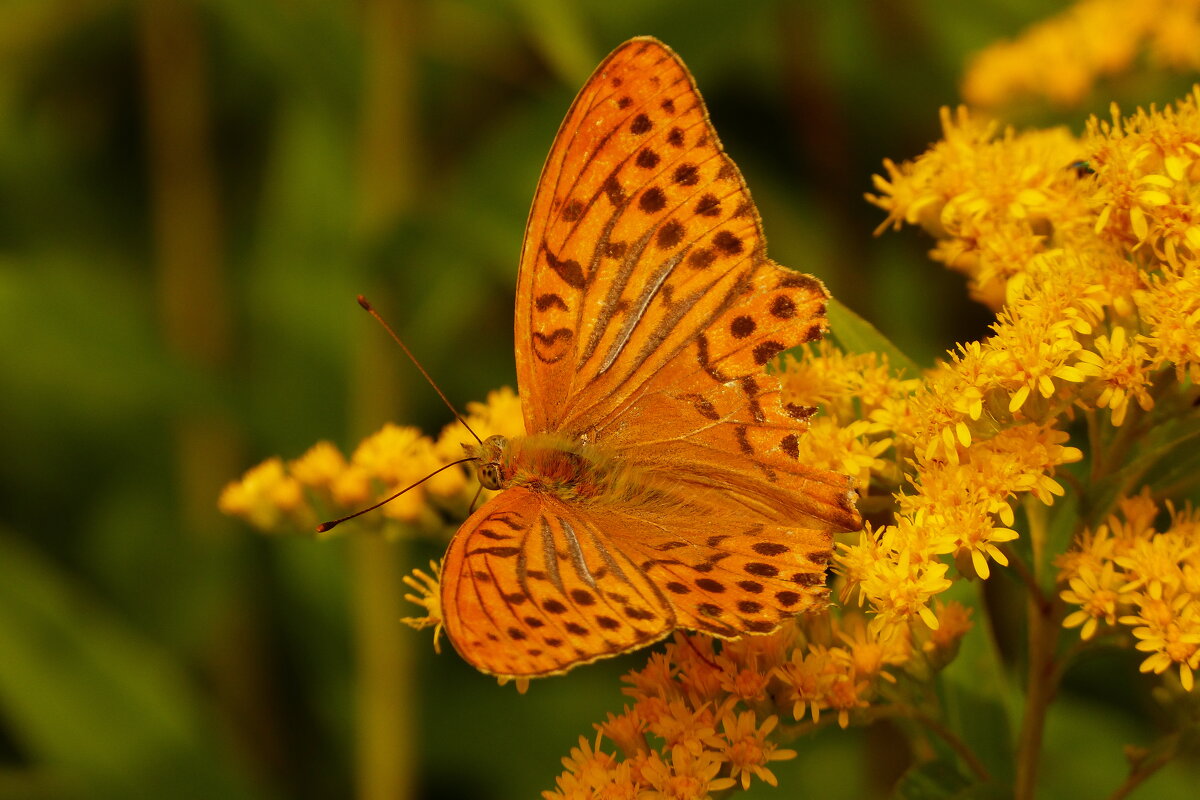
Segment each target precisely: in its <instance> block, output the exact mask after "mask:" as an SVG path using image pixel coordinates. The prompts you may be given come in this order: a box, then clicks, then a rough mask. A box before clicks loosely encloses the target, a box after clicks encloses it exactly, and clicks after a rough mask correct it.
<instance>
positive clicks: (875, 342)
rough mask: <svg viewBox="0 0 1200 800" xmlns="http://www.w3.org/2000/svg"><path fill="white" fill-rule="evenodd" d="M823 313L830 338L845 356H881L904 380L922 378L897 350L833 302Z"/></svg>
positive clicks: (832, 299) (870, 327)
mask: <svg viewBox="0 0 1200 800" xmlns="http://www.w3.org/2000/svg"><path fill="white" fill-rule="evenodd" d="M826 313H827V315H828V316H829V329H830V330H829V335H830V336H831V337H833V340H834V341H835V342H837V345H838V347H840V348H842V349H843V350H845V351H846V352H847V353H883V354H884V355H886V356H887V357H888V361H889V362H890V363H891V365H892V367H893V368H894V369H897V370H900V371H902V372H904V373H905V375H907V377H910V378H915V377H917V376H918V375H920V374H921V370H920V368H918V367H917V365H916V363H915V362H914V361H913V360H912V359H911V358H909V357H908V356H907V355H905V354H904V352H903V351H902V350H901V349H900V348H899V347H897V346H896V345H894V344H892V343H891V341H889V340H888V338H887V337H886V336H884V335H883V334H882V333H880V332H879V330H878V329H877V328H876V327H875V326H874V325H872V324H871V323H869V322H867V321H866V320H865V319H863V318H862V317H860V316H859V315H858V314H855V313H854V312H853V311H851V310H850V309H848V308H846V306H844V305H842V304H841V303H840V302H838V300H837V299H836V298H833V297H831V298H829V305H828V307H827V309H826Z"/></svg>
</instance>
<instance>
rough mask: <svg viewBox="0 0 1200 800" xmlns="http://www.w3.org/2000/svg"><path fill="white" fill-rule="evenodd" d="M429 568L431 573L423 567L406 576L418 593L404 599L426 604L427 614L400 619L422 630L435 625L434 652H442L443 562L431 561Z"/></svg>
mask: <svg viewBox="0 0 1200 800" xmlns="http://www.w3.org/2000/svg"><path fill="white" fill-rule="evenodd" d="M429 569H430V572H429V573H426V572H425V571H424V570H421V569H414V570H413V571H412V573H411V574H409V575H405V576H404V582H405V583H406V584H408V586H409V587H410V588H411V589H412V590H413V591H415V592H416V594H406V595H404V599H405V600H407V601H409V602H410V603H416V604H417V605H419V606H424V607H425V611H426V614H425V616H423V617H401V618H400V621H401V622H403V623H404V624H405V625H408V626H409V627H411V628H416V629H417V630H422V629H424V628H428V627H429V626H430V625H433V626H434V629H433V649H434V652H437V653H440V652H442V648H441V646H440V644H439V637H440V636H441V633H442V623H443V621H444V619H445V617H444V616H443V614H442V585H441V575H442V565H441V562H434V561H430V562H429Z"/></svg>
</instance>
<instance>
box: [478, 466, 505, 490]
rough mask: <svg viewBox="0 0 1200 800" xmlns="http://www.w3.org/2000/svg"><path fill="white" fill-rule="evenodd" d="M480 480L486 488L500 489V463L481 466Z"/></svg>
mask: <svg viewBox="0 0 1200 800" xmlns="http://www.w3.org/2000/svg"><path fill="white" fill-rule="evenodd" d="M479 482H480V483H482V484H483V486H484V488H485V489H500V488H502V487H501V485H500V465H499V464H484V465H483V466H482V467H480V468H479Z"/></svg>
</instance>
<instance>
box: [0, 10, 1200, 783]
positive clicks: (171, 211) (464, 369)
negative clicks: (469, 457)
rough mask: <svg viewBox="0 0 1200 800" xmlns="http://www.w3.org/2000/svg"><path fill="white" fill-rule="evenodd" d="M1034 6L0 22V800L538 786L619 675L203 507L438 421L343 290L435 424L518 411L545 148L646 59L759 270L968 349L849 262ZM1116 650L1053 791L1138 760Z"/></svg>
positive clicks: (412, 560)
mask: <svg viewBox="0 0 1200 800" xmlns="http://www.w3.org/2000/svg"><path fill="white" fill-rule="evenodd" d="M1064 6H1065V4H1063V3H1058V2H1033V0H998V1H997V2H992V3H987V4H983V3H977V4H965V3H959V2H954V1H953V0H910V1H909V2H888V1H887V0H877V1H875V2H858V3H837V4H835V3H817V2H812V3H808V2H802V3H795V2H791V3H789V2H781V1H779V0H757V1H756V2H746V3H731V2H725V1H724V0H668V1H666V2H654V3H646V2H605V1H604V0H590V1H589V2H582V3H573V4H566V3H562V4H560V3H555V2H550V0H449V1H448V2H432V0H431V1H430V2H416V1H410V2H387V1H386V0H358V1H357V2H348V0H332V1H330V2H318V0H193V1H192V2H184V1H182V0H180V1H179V2H176V1H174V0H162V1H161V2H144V3H141V2H132V1H131V0H0V380H2V381H3V384H2V385H0V454H2V456H3V458H2V459H0V470H2V480H0V798H9V797H12V798H18V797H19V798H31V797H45V798H60V797H62V798H74V797H114V798H123V797H172V798H175V797H179V798H190V797H196V798H210V797H235V798H236V797H246V798H275V797H297V798H325V797H348V796H354V795H357V796H359V797H362V798H369V800H376V798H407V797H421V798H457V797H471V798H485V799H486V798H525V797H533V796H536V794H537V792H538V791H540V790H541V789H546V788H551V787H552V785H553V779H554V777H555V776H556V775H557V774H558V772H559V771H560V769H561V767H560V764H559V759H560V758H561V757H562V756H564V755H566V754H567V751H568V749H569V748H570V747H571V746H572V745H574V744H575V743H576V740H577V738H578V736H579V735H580V734H583V735H587V736H589V738H590V737H591V736H592V735H593V732H592V727H591V726H592V723H593V722H596V721H599V720H602V719H603V718H604V715H605V714H606V713H607V712H609V711H616V710H619V708H620V707H621V705H622V696H621V694H620V691H619V683H618V676H619V675H620V674H621V673H622V672H624V671H625V670H627V669H630V668H632V667H633V666H636V665H638V664H641V663H644V659H645V654H644V653H643V654H641V655H634V656H631V657H626V658H623V659H618V660H615V661H611V662H606V663H602V664H597V665H594V666H591V667H588V668H586V669H581V670H578V671H576V672H574V673H572V674H571V675H570V677H568V678H563V679H552V680H547V681H542V682H537V683H534V685H533V686H532V687H531V689H530V691H529V693H528V694H527V695H525V696H520V695H518V694H517V693H516V692H515V691H513V690H512V687H505V688H498V687H497V686H496V685H495V682H494V681H492V680H491V679H489V678H486V677H484V676H481V675H478V674H476V673H474V672H472V671H471V670H470V669H469V668H467V667H466V666H465V665H464V664H463V663H462V662H461V661H460V660H459V659H458V658H457V657H456V656H455V655H453V653H452V652H446V653H443V654H442V655H441V656H440V657H437V656H435V655H434V654H433V652H432V650H431V648H430V644H429V636H428V634H427V632H426V633H416V632H413V631H411V630H409V629H407V628H404V627H403V626H401V625H399V624H398V623H397V622H396V621H395V620H396V618H397V617H398V616H401V615H405V614H413V613H416V609H415V607H412V606H409V605H408V604H406V603H404V601H403V600H401V599H400V598H399V596H398V595H399V594H400V593H402V590H403V587H402V586H401V585H400V583H399V576H400V575H401V574H403V573H404V572H406V571H407V570H408V569H411V568H412V567H414V566H421V565H424V564H427V563H428V561H429V559H430V558H435V557H437V556H439V555H440V554H441V550H442V548H443V547H444V541H432V540H430V541H426V540H421V541H413V542H405V543H401V544H398V545H387V544H384V543H381V542H353V541H346V540H335V541H332V542H326V543H318V542H315V541H312V540H309V539H305V538H291V539H285V538H267V537H263V536H260V535H258V534H256V533H253V532H251V531H250V530H249V529H247V528H245V527H244V526H242V525H240V524H238V523H235V522H233V521H231V520H228V519H224V518H222V517H221V516H220V515H219V514H218V513H217V510H216V497H217V494H218V492H219V490H220V488H221V486H222V485H223V484H224V483H225V482H227V481H228V480H231V479H233V478H235V477H237V476H238V475H240V474H241V473H242V471H244V470H245V469H246V468H248V467H249V466H251V465H253V464H255V463H257V462H259V461H261V460H262V459H264V458H266V457H268V456H270V455H273V454H280V455H282V456H284V457H285V458H291V457H295V456H298V455H299V454H300V453H302V452H303V451H304V450H305V449H306V448H307V447H308V446H309V445H310V444H312V443H313V442H315V441H316V440H318V439H322V438H328V439H331V440H333V441H335V442H336V443H338V444H339V445H340V446H341V447H342V448H343V449H345V450H349V449H352V447H353V445H354V443H355V442H356V440H357V439H358V438H359V437H361V436H362V435H364V434H366V433H368V432H371V431H374V430H376V429H377V428H378V427H379V426H380V425H381V424H382V423H384V422H385V421H389V420H391V421H397V422H407V423H413V424H417V425H421V426H423V427H424V428H425V429H426V430H427V431H428V432H431V433H436V432H437V431H438V430H439V429H440V427H441V425H442V424H444V423H445V421H446V419H447V413H446V412H445V410H444V409H443V408H442V407H441V406H440V404H439V403H438V401H437V398H436V397H435V396H434V394H433V393H432V392H431V391H430V390H429V389H428V387H426V386H425V385H424V384H423V383H422V382H421V381H420V380H419V377H418V376H417V375H416V374H415V373H414V371H413V370H412V369H411V367H410V366H409V365H408V364H407V363H405V361H404V359H403V357H402V355H401V354H400V353H399V352H398V351H397V350H396V349H395V348H394V345H392V344H391V343H390V342H389V341H388V340H387V339H386V338H385V336H384V335H383V333H382V331H380V330H379V328H378V327H377V326H376V325H375V324H374V323H373V322H371V321H370V319H369V318H367V317H366V315H364V314H363V313H362V312H361V311H359V309H358V308H357V306H356V305H355V304H354V296H355V294H357V293H359V292H364V293H366V294H367V295H368V296H369V297H371V298H372V299H373V301H374V303H375V305H376V306H377V307H378V308H379V309H380V311H381V312H382V313H383V314H384V315H385V316H386V317H387V318H388V319H390V320H391V321H392V323H393V324H394V326H395V327H396V328H397V329H398V331H399V332H400V333H401V335H403V336H404V337H405V338H406V340H407V342H408V344H409V346H410V347H411V348H412V349H413V350H414V351H415V352H416V353H418V354H419V356H420V357H421V359H422V360H423V361H424V364H425V366H426V367H427V368H428V370H429V371H430V372H431V373H432V374H433V375H434V376H435V377H436V378H437V380H438V381H439V383H440V384H441V386H442V388H443V389H444V390H445V392H446V393H447V394H448V395H449V396H450V397H451V398H452V399H454V400H455V401H456V402H458V403H459V404H460V405H461V404H464V403H465V402H466V401H468V400H471V399H482V398H483V397H484V395H485V393H486V392H487V390H488V389H491V388H495V387H497V386H500V385H502V384H510V385H511V384H512V383H513V381H514V371H513V357H512V350H511V341H512V338H511V326H512V295H513V287H514V283H515V278H516V261H517V255H518V252H519V249H520V241H521V233H522V229H523V226H524V222H525V216H526V213H527V210H528V206H529V203H530V200H531V198H532V194H533V188H534V184H535V181H536V179H537V175H538V171H539V169H540V166H541V162H542V160H543V158H544V157H545V154H546V152H547V150H548V148H549V146H550V142H551V140H552V138H553V135H554V132H555V131H556V129H557V126H558V123H559V121H560V119H561V118H562V116H563V114H564V113H565V111H566V109H567V106H568V105H569V103H570V101H571V98H572V97H573V95H574V93H575V91H577V90H578V88H579V87H580V86H581V85H582V82H583V81H584V79H585V78H586V77H587V75H588V74H589V73H590V71H591V69H592V68H593V67H594V66H595V65H596V64H597V63H598V62H599V61H600V59H601V58H602V57H603V56H604V55H605V54H606V53H607V52H608V51H609V50H610V49H612V48H613V47H615V46H616V45H617V44H619V43H620V42H622V41H623V40H625V39H627V38H629V37H631V36H634V35H638V34H652V35H655V36H658V37H659V38H661V39H662V40H664V41H665V42H666V43H667V44H669V45H670V46H671V47H673V48H674V49H675V50H676V51H677V52H678V53H679V54H680V55H681V56H682V57H683V58H684V59H685V60H686V62H687V63H688V65H689V66H690V67H691V69H692V71H693V72H694V74H695V76H696V79H697V81H698V83H699V85H700V87H701V90H702V91H703V92H704V95H705V98H706V99H707V101H708V104H709V107H710V110H711V113H712V116H713V120H714V123H715V125H716V127H717V129H718V130H719V131H720V133H721V136H722V139H723V140H724V143H725V146H726V148H727V149H728V151H729V152H730V153H731V155H732V156H733V157H734V159H735V160H736V161H737V162H738V164H739V165H740V166H741V167H742V170H743V172H744V173H745V174H746V176H747V180H748V182H749V184H750V186H751V188H752V190H753V192H754V196H755V198H756V200H757V202H758V204H759V206H760V209H761V212H762V216H763V219H764V222H765V226H766V231H767V234H768V236H769V238H770V241H771V254H772V255H773V257H774V258H775V259H777V260H778V261H780V262H782V263H784V264H788V265H790V266H795V267H800V268H803V269H806V270H809V271H812V272H814V273H816V274H817V275H819V276H820V277H822V278H823V279H824V280H825V281H826V282H827V283H828V285H829V286H830V288H831V289H832V290H833V291H834V293H835V294H836V295H838V297H839V298H840V299H842V300H843V301H844V302H845V303H846V304H847V305H849V306H850V307H851V308H853V309H855V310H856V311H858V312H859V313H861V314H862V315H863V316H864V317H866V318H867V319H869V320H871V321H872V322H874V323H875V324H876V325H877V326H878V327H879V328H880V329H881V330H883V332H884V333H885V334H886V335H888V336H889V337H891V338H892V339H893V340H894V341H895V342H896V343H897V344H898V345H900V347H901V348H903V349H905V350H906V351H907V352H908V353H909V354H910V355H911V356H913V357H914V358H915V359H916V360H917V361H918V362H920V363H922V364H929V363H931V362H932V360H933V358H934V357H936V356H937V355H938V354H939V353H940V352H941V351H942V350H944V349H945V348H947V347H950V346H952V344H953V343H954V342H955V341H956V340H961V339H969V338H975V337H978V336H980V335H982V334H983V333H984V331H985V329H986V324H987V321H988V316H987V314H986V313H985V312H984V311H983V309H981V308H979V307H976V306H974V305H973V304H971V303H970V302H969V301H967V300H966V297H965V292H964V290H963V283H962V280H961V279H960V278H959V277H958V276H956V275H951V274H949V273H946V272H944V271H942V270H940V269H938V268H936V267H935V266H933V265H931V264H929V263H928V262H927V261H926V260H925V258H924V256H923V251H924V250H925V249H926V248H927V247H928V246H929V243H928V242H927V241H926V240H924V239H922V237H921V236H920V235H918V234H916V233H914V232H911V231H909V232H905V233H902V234H900V235H892V236H886V237H883V238H881V239H875V238H872V235H871V233H872V230H873V228H874V227H875V226H876V225H877V224H878V223H879V221H880V220H881V219H882V214H881V212H879V211H878V210H877V209H874V208H872V207H871V206H869V205H868V204H867V203H866V202H865V201H864V200H863V199H862V194H863V192H864V191H870V190H871V182H870V176H871V175H872V173H874V172H876V171H879V165H880V161H881V159H883V158H884V157H892V158H895V159H897V160H900V159H904V158H908V157H912V156H914V155H916V154H917V153H919V152H920V151H921V150H923V149H924V148H925V146H926V145H927V144H928V143H930V142H931V141H933V140H935V139H937V138H938V136H939V129H938V122H937V109H938V107H939V106H940V105H943V104H947V103H949V104H953V103H956V102H957V101H958V94H957V88H956V87H957V81H958V80H959V77H960V75H961V73H962V69H963V65H964V63H965V59H966V58H967V57H968V56H969V54H971V53H972V52H974V51H976V50H978V49H979V48H981V47H983V46H985V45H986V44H988V43H989V42H992V41H994V40H995V39H997V38H999V37H1009V36H1013V35H1015V34H1016V33H1017V32H1019V31H1020V30H1021V29H1022V27H1024V26H1025V25H1026V24H1028V23H1029V22H1031V21H1033V20H1036V19H1038V18H1040V17H1043V16H1045V15H1047V14H1049V13H1052V12H1054V11H1057V10H1059V9H1061V8H1063V7H1064ZM1155 85H1156V86H1160V88H1161V85H1160V84H1155ZM1179 85H1185V84H1179ZM1121 88H1122V87H1117V90H1120V89H1121ZM1125 88H1126V89H1128V87H1125ZM1176 89H1177V86H1176V84H1172V88H1171V89H1170V90H1169V92H1168V93H1166V94H1164V95H1162V96H1151V97H1145V96H1140V95H1132V96H1125V97H1120V96H1117V99H1122V100H1125V101H1126V102H1134V101H1141V102H1148V101H1150V100H1166V99H1170V98H1171V97H1173V96H1175V94H1177V93H1178V92H1177V90H1176ZM1114 91H1116V90H1114ZM1163 91H1168V90H1163ZM1109 99H1111V96H1110V94H1106V93H1104V92H1100V93H1098V94H1097V97H1096V102H1095V104H1094V107H1093V108H1090V109H1087V110H1100V111H1103V110H1104V109H1105V108H1106V106H1107V101H1108V100H1109ZM1022 113H1023V114H1024V115H1025V116H1023V117H1022V119H1024V120H1027V121H1033V122H1038V123H1046V122H1049V121H1055V120H1059V119H1061V120H1067V121H1073V124H1074V127H1075V128H1076V129H1077V130H1078V129H1079V128H1080V127H1081V120H1082V118H1083V115H1084V112H1083V111H1073V112H1071V113H1070V114H1064V115H1059V116H1058V117H1055V116H1052V115H1050V114H1049V113H1048V112H1046V111H1045V110H1044V109H1042V110H1039V109H1033V110H1023V111H1022ZM446 649H447V651H448V650H449V648H448V647H447V648H446ZM1135 663H1136V661H1135V660H1134V659H1132V658H1131V657H1127V654H1114V655H1112V656H1111V657H1109V658H1108V660H1107V661H1106V662H1104V663H1102V664H1101V665H1100V667H1099V668H1097V671H1096V674H1095V675H1086V676H1083V677H1082V678H1079V679H1077V680H1076V681H1075V683H1074V684H1069V688H1070V687H1074V688H1073V689H1072V691H1071V692H1069V693H1068V694H1067V696H1065V697H1064V698H1063V699H1062V701H1061V702H1060V703H1059V706H1058V707H1057V709H1056V711H1055V712H1054V714H1053V715H1052V717H1051V720H1050V731H1049V739H1048V745H1047V762H1046V763H1047V765H1052V766H1048V768H1047V771H1046V782H1047V787H1048V788H1049V789H1051V793H1050V794H1049V795H1048V796H1061V797H1067V796H1094V795H1097V794H1099V793H1101V792H1102V791H1105V790H1108V789H1111V788H1112V787H1113V786H1115V785H1116V784H1117V783H1119V781H1120V777H1121V776H1122V775H1123V773H1124V767H1123V765H1122V763H1121V760H1120V757H1119V754H1120V747H1121V745H1122V744H1123V743H1125V742H1140V741H1144V740H1146V739H1148V738H1149V737H1150V736H1151V735H1152V730H1151V728H1150V727H1149V723H1147V722H1145V721H1144V720H1145V719H1146V718H1147V716H1148V715H1145V714H1139V713H1136V711H1137V709H1138V706H1139V703H1141V702H1142V701H1143V700H1144V697H1143V694H1144V690H1138V691H1134V690H1131V689H1129V688H1128V687H1124V686H1122V687H1118V688H1113V687H1112V686H1111V685H1110V684H1111V682H1112V680H1114V679H1113V678H1112V676H1128V675H1130V674H1132V672H1133V664H1135ZM1106 681H1107V682H1108V683H1106ZM1110 694H1116V695H1120V696H1122V697H1124V696H1126V695H1132V697H1131V698H1126V701H1125V702H1120V703H1116V702H1107V701H1105V698H1106V697H1107V696H1108V695H1110ZM1139 698H1141V699H1139ZM896 742H897V740H896V739H895V738H894V737H892V736H890V735H889V734H888V732H887V731H886V730H882V731H881V730H880V729H879V728H878V726H877V727H876V728H872V729H870V730H867V731H862V730H851V731H847V732H841V731H832V732H827V733H825V734H822V735H821V736H819V737H817V738H814V739H809V740H805V741H802V742H799V743H798V744H797V749H799V750H800V751H801V755H800V757H799V758H798V759H796V760H795V761H793V762H789V763H786V764H782V765H779V766H778V768H777V769H776V770H775V771H776V773H777V774H778V775H779V776H780V779H781V782H782V784H783V785H784V786H785V787H788V790H787V791H782V790H781V791H780V793H779V794H778V795H775V796H788V795H790V794H791V793H792V792H793V791H799V790H801V789H803V790H804V791H806V792H809V793H812V794H813V795H814V796H821V797H828V798H854V797H869V796H879V795H881V794H886V788H887V787H888V786H890V785H891V783H892V781H894V780H895V777H896V775H897V771H898V770H901V769H903V767H904V765H905V763H906V758H907V756H906V755H905V754H904V753H903V752H902V751H897V749H896V747H897V745H896ZM1184 775H1185V774H1184V773H1183V772H1180V771H1178V770H1174V771H1172V770H1168V771H1167V772H1165V773H1163V774H1162V775H1160V776H1159V777H1157V778H1155V780H1154V781H1152V782H1150V783H1149V784H1147V786H1146V787H1144V790H1143V794H1139V795H1137V796H1145V797H1151V796H1156V795H1155V792H1156V791H1166V787H1167V784H1171V785H1172V786H1176V787H1178V786H1180V785H1183V786H1186V783H1180V782H1181V781H1184V780H1185V778H1184ZM1156 787H1157V788H1156ZM751 795H752V796H772V795H771V792H770V790H769V789H767V788H766V787H759V788H758V789H756V790H755V791H754V792H752V793H751Z"/></svg>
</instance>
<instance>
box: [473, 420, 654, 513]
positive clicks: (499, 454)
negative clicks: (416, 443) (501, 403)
mask: <svg viewBox="0 0 1200 800" xmlns="http://www.w3.org/2000/svg"><path fill="white" fill-rule="evenodd" d="M468 452H469V453H471V454H472V455H474V456H475V457H476V458H478V459H479V460H478V462H477V464H478V466H477V472H478V475H479V482H480V483H482V484H483V485H484V487H486V488H488V489H508V488H514V487H521V488H525V489H528V490H530V491H534V492H540V493H544V494H548V495H551V496H554V497H557V498H558V499H560V500H562V501H564V502H568V503H613V504H621V503H626V502H638V501H641V502H647V501H660V502H661V501H664V500H667V499H668V494H669V492H668V491H667V490H666V487H663V486H661V485H659V484H660V481H655V480H652V479H651V478H650V477H649V476H647V475H645V474H643V473H642V471H641V470H639V469H637V467H635V466H634V465H632V464H630V463H629V462H628V461H626V460H624V459H621V458H619V457H617V456H615V455H613V454H612V453H609V452H607V451H606V450H605V449H604V448H603V447H600V446H597V445H594V444H587V443H585V442H583V441H581V440H579V439H577V438H574V437H571V436H568V435H566V434H559V433H538V434H533V435H531V436H519V437H514V438H512V439H508V438H505V437H503V436H490V437H488V439H487V440H485V441H484V442H483V444H482V445H480V446H479V447H477V448H471V447H468Z"/></svg>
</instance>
